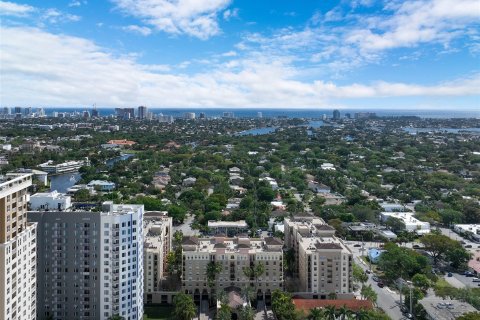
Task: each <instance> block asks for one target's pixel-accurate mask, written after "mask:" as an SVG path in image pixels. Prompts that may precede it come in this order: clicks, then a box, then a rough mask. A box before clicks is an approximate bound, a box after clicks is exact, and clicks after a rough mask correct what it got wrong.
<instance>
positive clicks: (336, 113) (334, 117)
mask: <svg viewBox="0 0 480 320" xmlns="http://www.w3.org/2000/svg"><path fill="white" fill-rule="evenodd" d="M339 119H340V111H338V110H336V109H335V110H333V120H339Z"/></svg>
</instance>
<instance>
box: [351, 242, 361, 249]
mask: <svg viewBox="0 0 480 320" xmlns="http://www.w3.org/2000/svg"><path fill="white" fill-rule="evenodd" d="M353 246H354V247H355V248H358V247H361V246H362V245H360V244H358V243H356V244H354V245H353Z"/></svg>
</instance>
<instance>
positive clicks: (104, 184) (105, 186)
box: [87, 180, 115, 191]
mask: <svg viewBox="0 0 480 320" xmlns="http://www.w3.org/2000/svg"><path fill="white" fill-rule="evenodd" d="M87 187H91V188H94V189H95V190H99V191H113V190H115V183H114V182H111V181H105V180H92V181H90V182H89V183H88V184H87Z"/></svg>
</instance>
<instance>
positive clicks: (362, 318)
mask: <svg viewBox="0 0 480 320" xmlns="http://www.w3.org/2000/svg"><path fill="white" fill-rule="evenodd" d="M355 320H370V316H369V315H368V312H367V311H366V310H365V309H360V310H359V311H357V312H356V313H355Z"/></svg>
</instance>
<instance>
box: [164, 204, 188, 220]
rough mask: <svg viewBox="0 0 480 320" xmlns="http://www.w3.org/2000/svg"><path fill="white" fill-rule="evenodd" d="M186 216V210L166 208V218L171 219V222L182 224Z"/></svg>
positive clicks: (176, 207)
mask: <svg viewBox="0 0 480 320" xmlns="http://www.w3.org/2000/svg"><path fill="white" fill-rule="evenodd" d="M186 215H187V210H186V209H185V208H184V207H180V206H176V205H172V206H170V208H168V216H169V217H172V219H173V221H175V222H178V223H182V222H183V220H184V219H185V216H186Z"/></svg>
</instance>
